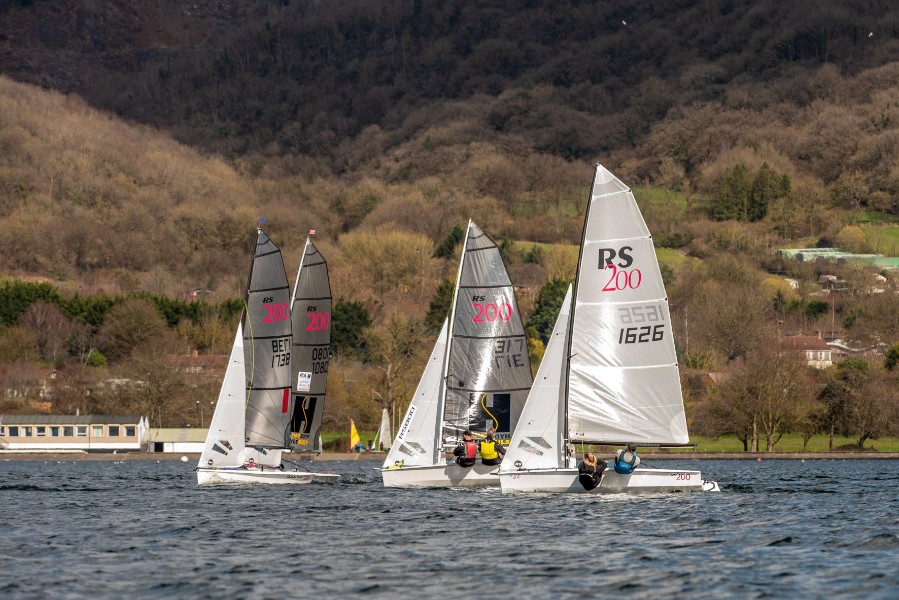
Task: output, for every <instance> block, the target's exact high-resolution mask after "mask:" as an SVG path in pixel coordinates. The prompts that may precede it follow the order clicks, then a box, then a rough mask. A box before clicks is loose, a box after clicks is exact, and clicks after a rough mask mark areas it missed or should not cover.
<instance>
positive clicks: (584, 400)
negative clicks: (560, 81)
mask: <svg viewBox="0 0 899 600" xmlns="http://www.w3.org/2000/svg"><path fill="white" fill-rule="evenodd" d="M575 281H576V283H575V290H574V305H573V307H572V314H571V319H570V321H571V323H570V332H571V333H570V339H569V351H568V356H569V357H570V359H569V365H568V382H567V384H568V393H567V401H568V402H567V408H568V433H569V436H570V437H569V439H571V440H572V441H585V442H605V443H611V444H619V443H627V442H637V443H638V444H647V443H650V444H686V443H688V441H689V438H688V435H687V422H686V416H685V414H684V402H683V397H682V395H681V388H680V376H679V373H678V369H677V356H676V353H675V349H674V337H673V335H672V329H671V317H670V315H669V313H668V301H667V296H666V294H665V286H664V284H663V283H662V274H661V271H660V270H659V264H658V259H657V258H656V253H655V248H654V246H653V244H652V236H651V235H650V233H649V229H648V228H647V227H646V223H645V222H644V221H643V216H642V215H641V214H640V209H639V208H638V206H637V202H636V200H635V199H634V195H633V194H632V193H631V190H630V189H629V188H628V187H627V186H625V185H624V184H623V183H621V181H619V180H618V179H617V178H615V176H614V175H612V174H611V173H610V172H609V171H608V170H606V169H605V168H604V167H603V166H602V165H597V168H596V175H595V179H594V182H593V192H592V194H591V199H590V204H589V206H588V208H587V217H586V222H585V225H584V234H583V240H582V243H581V254H580V258H579V260H578V270H577V278H576V280H575Z"/></svg>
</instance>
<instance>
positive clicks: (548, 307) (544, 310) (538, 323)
mask: <svg viewBox="0 0 899 600" xmlns="http://www.w3.org/2000/svg"><path fill="white" fill-rule="evenodd" d="M566 291H568V282H567V281H565V280H564V279H559V278H553V279H550V280H548V281H547V282H546V283H544V284H543V287H541V288H540V293H539V294H537V302H536V303H535V305H534V313H533V314H532V315H531V318H530V319H529V320H528V323H527V327H528V328H531V327H533V328H534V330H536V332H537V334H539V336H540V340H541V341H542V342H543V344H544V345H546V343H547V342H549V336H550V335H551V334H552V332H553V326H554V325H555V324H556V318H557V317H558V316H559V309H560V308H561V307H562V302H563V301H564V300H565V292H566Z"/></svg>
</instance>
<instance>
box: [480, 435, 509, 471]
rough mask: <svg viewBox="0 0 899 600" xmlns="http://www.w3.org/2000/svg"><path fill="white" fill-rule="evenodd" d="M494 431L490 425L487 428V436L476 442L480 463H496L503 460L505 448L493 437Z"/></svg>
mask: <svg viewBox="0 0 899 600" xmlns="http://www.w3.org/2000/svg"><path fill="white" fill-rule="evenodd" d="M494 433H496V430H495V429H494V428H493V427H491V428H490V429H488V430H487V437H485V438H484V439H483V440H481V441H480V442H479V443H478V450H479V451H480V453H481V464H482V465H498V464H500V463H501V462H503V457H504V456H505V455H506V449H505V448H503V447H502V446H501V445H500V444H499V442H497V441H496V440H495V439H493V434H494Z"/></svg>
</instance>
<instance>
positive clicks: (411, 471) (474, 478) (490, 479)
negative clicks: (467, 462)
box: [381, 462, 499, 488]
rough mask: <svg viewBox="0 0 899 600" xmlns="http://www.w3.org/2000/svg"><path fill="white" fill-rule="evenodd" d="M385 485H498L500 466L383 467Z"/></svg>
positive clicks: (423, 486) (410, 486)
mask: <svg viewBox="0 0 899 600" xmlns="http://www.w3.org/2000/svg"><path fill="white" fill-rule="evenodd" d="M381 477H382V479H383V480H384V487H397V488H451V487H491V486H493V487H496V486H498V485H499V466H497V465H482V464H480V463H477V464H475V466H473V467H469V468H463V467H460V466H459V465H457V464H456V463H452V462H451V463H449V464H446V465H428V466H423V467H399V468H393V469H381Z"/></svg>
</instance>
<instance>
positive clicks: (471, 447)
mask: <svg viewBox="0 0 899 600" xmlns="http://www.w3.org/2000/svg"><path fill="white" fill-rule="evenodd" d="M462 447H463V449H464V450H465V454H463V455H462V458H464V459H466V460H474V457H475V456H476V455H477V453H478V445H477V444H475V443H474V442H469V441H466V440H462Z"/></svg>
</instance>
